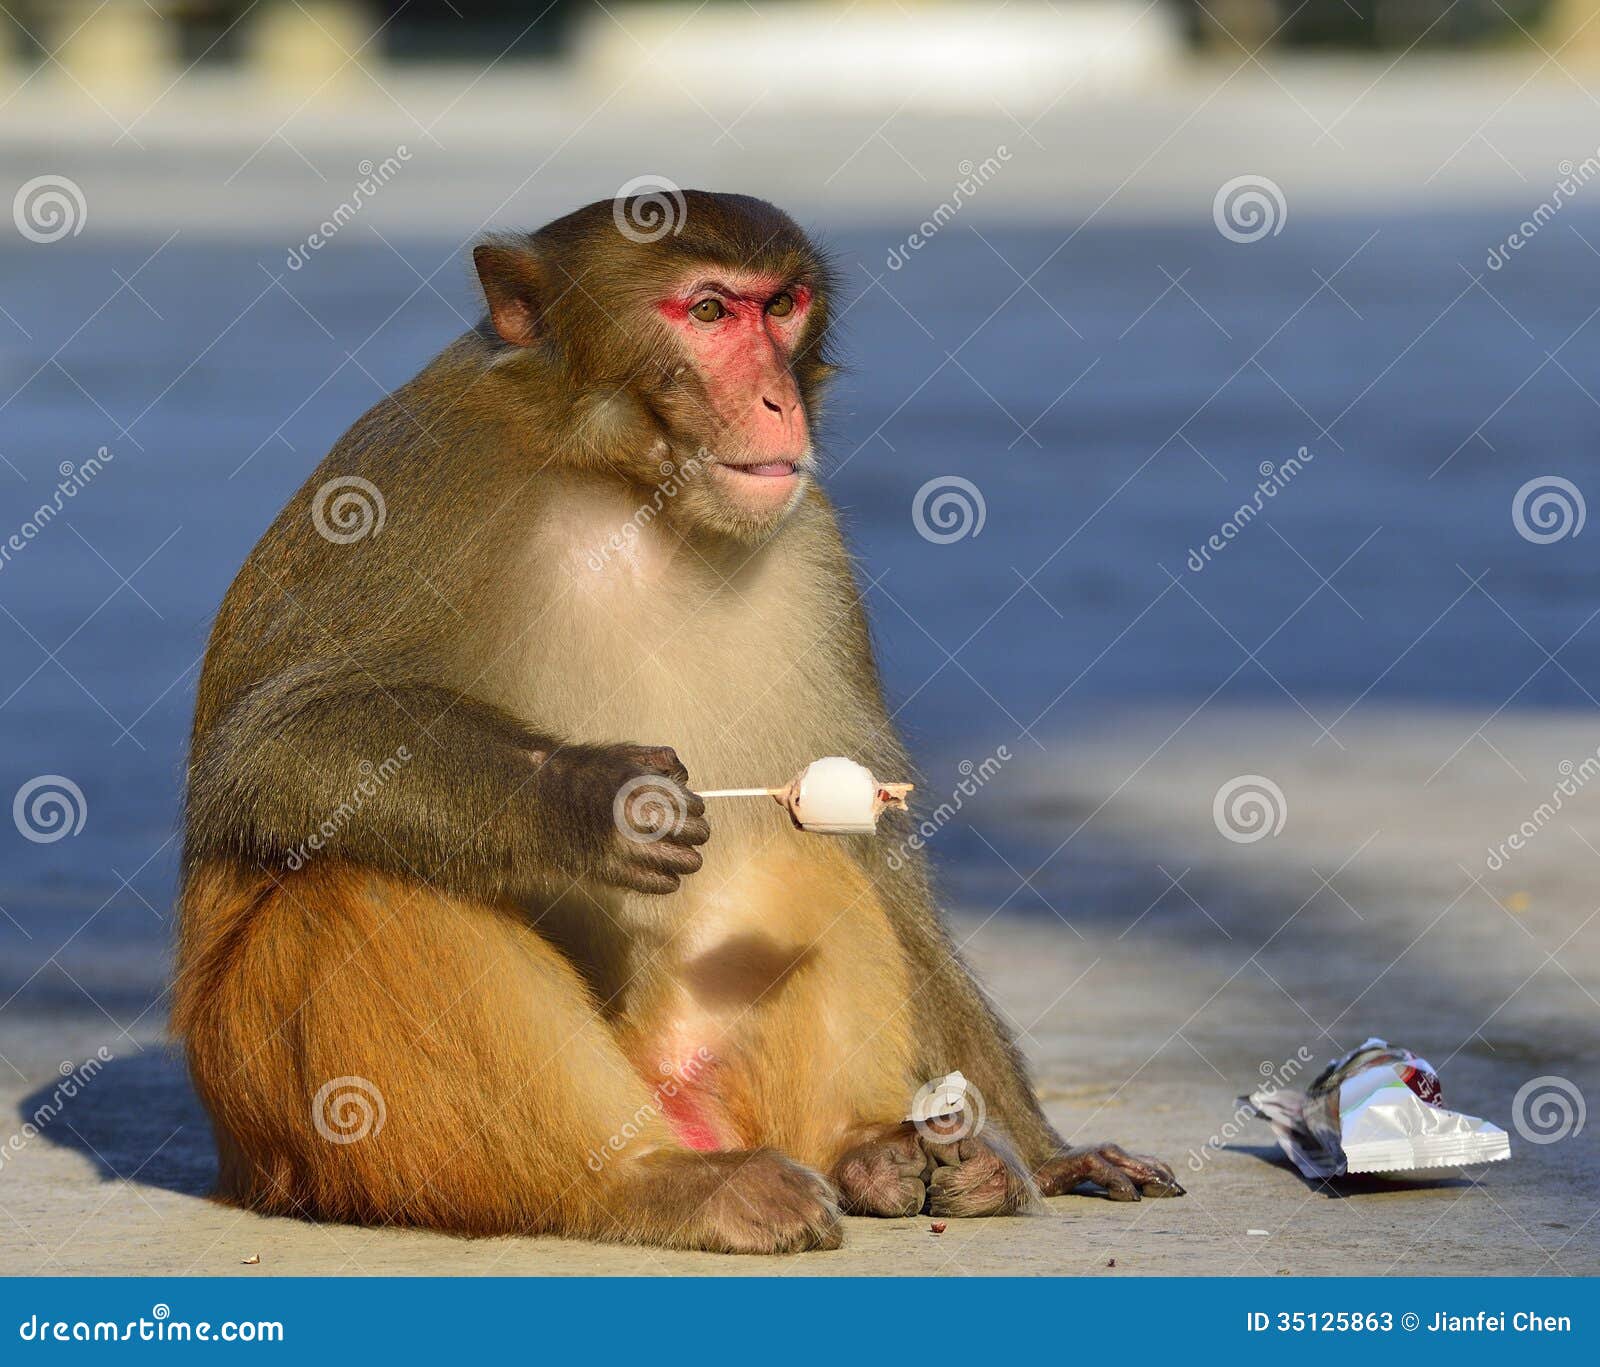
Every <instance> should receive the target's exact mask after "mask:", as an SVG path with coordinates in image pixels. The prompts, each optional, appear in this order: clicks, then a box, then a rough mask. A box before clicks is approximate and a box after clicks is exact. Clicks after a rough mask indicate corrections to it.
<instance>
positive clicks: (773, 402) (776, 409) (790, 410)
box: [761, 394, 800, 427]
mask: <svg viewBox="0 0 1600 1367" xmlns="http://www.w3.org/2000/svg"><path fill="white" fill-rule="evenodd" d="M761 406H762V408H764V409H765V410H766V411H767V412H768V413H771V414H772V416H773V417H775V418H777V420H778V421H779V422H781V423H783V424H784V426H786V427H787V426H788V425H789V424H790V423H792V422H793V421H794V419H795V414H796V413H797V412H798V410H799V408H800V396H799V395H798V394H796V395H795V396H794V397H793V398H784V399H774V398H773V397H772V396H771V395H770V394H763V395H762V396H761Z"/></svg>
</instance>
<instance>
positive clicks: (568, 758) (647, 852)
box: [539, 745, 711, 893]
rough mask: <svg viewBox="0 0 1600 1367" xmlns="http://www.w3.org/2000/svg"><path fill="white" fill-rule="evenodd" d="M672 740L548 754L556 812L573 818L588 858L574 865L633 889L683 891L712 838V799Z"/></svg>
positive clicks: (543, 772) (546, 771)
mask: <svg viewBox="0 0 1600 1367" xmlns="http://www.w3.org/2000/svg"><path fill="white" fill-rule="evenodd" d="M688 783H689V771H688V770H687V769H686V768H684V766H683V762H682V761H681V760H680V759H679V758H678V756H677V752H676V751H674V750H673V749H672V748H671V747H670V746H666V745H587V746H568V747H564V748H562V749H560V750H556V751H554V752H552V753H551V754H550V755H549V757H548V758H545V759H543V763H542V765H541V768H540V778H539V786H540V788H541V789H542V790H543V796H545V798H546V800H547V801H548V802H549V803H550V804H551V812H552V817H553V818H554V819H556V820H565V821H568V822H570V823H571V824H572V825H573V827H574V828H575V829H574V830H573V834H574V835H575V836H576V837H577V842H578V844H577V847H578V849H579V850H580V851H581V853H582V855H583V856H584V857H583V858H582V859H581V862H580V865H579V866H578V867H576V868H574V869H572V870H570V871H571V872H572V873H574V874H577V875H579V876H583V877H588V878H594V879H596V880H598V881H599V882H602V883H609V884H610V885H611V886H613V887H618V888H627V889H628V890H629V891H631V892H649V893H668V892H675V891H677V888H678V884H679V882H680V881H681V880H682V879H683V877H684V876H685V875H686V874H691V873H693V872H694V871H695V870H696V869H698V868H699V867H700V865H701V863H702V859H701V855H700V851H699V850H698V849H696V848H695V847H696V846H697V845H704V844H705V843H706V841H707V840H709V839H710V838H711V826H710V824H709V823H708V822H707V821H706V818H705V811H706V804H705V802H704V801H703V800H702V799H701V798H700V796H699V795H698V794H696V793H692V792H690V791H689V787H688Z"/></svg>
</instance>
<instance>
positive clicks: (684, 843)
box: [187, 671, 710, 900]
mask: <svg viewBox="0 0 1600 1367" xmlns="http://www.w3.org/2000/svg"><path fill="white" fill-rule="evenodd" d="M391 677H392V676H391ZM634 779H641V780H645V781H648V782H649V783H651V784H652V785H653V786H655V785H659V786H661V787H663V788H665V789H667V790H668V791H669V792H670V793H671V794H672V801H673V803H674V805H676V806H678V808H679V810H680V811H683V812H685V813H686V817H685V819H684V820H683V821H682V822H681V823H680V825H679V826H678V828H677V829H676V831H675V832H674V833H672V834H670V835H669V836H668V837H666V838H664V839H660V840H656V841H653V842H648V843H645V842H639V841H633V840H628V839H625V838H624V837H623V835H622V833H621V831H620V830H619V828H618V824H617V822H616V820H615V819H614V816H613V804H614V801H615V798H616V795H617V793H618V791H619V790H620V789H621V788H622V787H623V785H624V784H627V783H629V782H630V781H631V780H634ZM686 779H687V774H686V773H685V772H684V770H683V766H682V765H681V764H679V762H678V759H677V756H676V755H675V754H673V753H672V751H670V750H667V749H664V748H661V747H646V746H633V745H613V746H593V745H568V744H563V743H562V742H561V741H560V740H559V739H558V738H556V737H552V736H543V735H539V734H537V733H536V732H534V731H533V730H531V729H530V728H529V727H527V726H525V725H523V724H522V723H521V722H520V721H518V720H517V719H516V718H514V717H512V716H511V715H510V714H509V713H506V712H504V711H501V710H500V709H498V708H495V707H492V706H490V705H488V704H486V703H483V702H480V701H477V700H475V699H473V698H470V697H467V696H465V695H463V694H460V693H458V692H455V691H453V690H450V689H447V688H442V687H439V686H437V685H434V684H430V683H422V682H407V683H399V684H389V685H380V684H378V683H376V682H374V681H372V680H371V679H370V678H368V677H365V676H357V675H354V674H351V673H344V674H337V675H334V676H331V677H330V676H326V675H323V676H318V675H316V674H315V673H311V672H309V671H298V672H297V671H290V672H288V673H286V674H284V675H280V676H278V677H276V678H273V679H269V680H267V681H266V682H264V683H262V684H259V685H257V686H256V687H254V688H253V689H251V690H250V691H249V692H247V693H245V694H244V695H243V696H242V697H240V698H239V699H238V700H237V701H236V702H235V703H234V705H233V706H232V707H230V708H229V709H228V710H227V711H226V712H225V713H224V714H223V715H222V716H221V717H220V718H219V719H218V721H217V722H216V723H215V724H214V725H213V726H211V727H210V728H209V729H208V730H207V731H206V732H204V733H203V734H201V735H199V736H197V737H196V740H195V748H194V755H193V757H192V760H191V763H190V774H189V795H188V812H187V815H188V831H189V844H188V853H189V856H190V858H191V859H193V858H204V857H206V856H208V855H210V856H229V857H233V858H240V859H244V860H246V861H247V862H249V863H251V864H254V865H257V866H260V867H264V868H269V869H270V868H273V867H277V868H281V869H284V870H286V871H292V870H293V869H296V868H299V867H300V866H301V865H302V864H303V863H305V862H307V861H309V860H310V859H313V858H318V857H335V858H342V859H348V860H354V861H356V862H359V863H363V864H368V865H372V866H374V867H377V868H380V869H384V870H387V871H389V872H392V873H395V874H398V875H401V876H403V877H409V878H416V879H420V880H422V881H424V882H426V883H428V884H429V885H431V886H433V887H436V888H440V889H443V890H446V891H450V892H456V893H461V894H465V895H468V896H473V897H480V898H486V899H491V900H493V899H499V898H505V897H512V898H516V897H521V896H524V895H527V894H528V893H531V892H533V891H535V890H537V889H540V888H548V887H550V886H552V885H555V886H557V887H561V886H564V885H566V884H569V883H571V882H572V881H573V880H575V879H582V878H589V879H595V880H598V881H601V882H605V883H610V884H613V885H616V886H621V887H628V888H631V889H633V890H635V891H640V892H670V891H672V890H673V889H674V888H676V887H677V885H678V881H679V878H680V876H681V875H683V874H685V873H691V872H693V871H694V870H695V869H697V868H699V867H700V855H699V853H698V851H696V850H695V849H694V848H693V846H694V845H697V844H700V843H703V841H704V840H705V839H706V838H707V836H708V835H709V833H710V832H709V827H708V826H707V825H706V823H705V820H704V817H703V814H702V813H703V808H698V807H697V804H698V799H693V800H690V799H691V798H692V796H693V795H692V794H688V793H686V792H685V791H683V789H682V785H683V783H684V782H685V781H686ZM680 794H681V796H680Z"/></svg>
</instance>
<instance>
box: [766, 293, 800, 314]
mask: <svg viewBox="0 0 1600 1367" xmlns="http://www.w3.org/2000/svg"><path fill="white" fill-rule="evenodd" d="M767 312H768V313H769V314H771V315H772V316H773V317H774V318H787V317H788V316H789V315H790V314H791V313H793V312H794V295H792V294H790V293H789V291H788V290H785V291H784V292H783V293H782V294H779V295H774V296H773V298H772V299H771V300H770V301H769V302H768V304H767Z"/></svg>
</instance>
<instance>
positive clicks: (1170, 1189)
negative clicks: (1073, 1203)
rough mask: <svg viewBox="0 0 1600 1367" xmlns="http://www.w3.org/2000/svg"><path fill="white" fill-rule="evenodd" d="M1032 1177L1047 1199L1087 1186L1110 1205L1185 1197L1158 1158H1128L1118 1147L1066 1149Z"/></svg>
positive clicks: (1087, 1146)
mask: <svg viewBox="0 0 1600 1367" xmlns="http://www.w3.org/2000/svg"><path fill="white" fill-rule="evenodd" d="M1035 1177H1036V1179H1037V1181H1038V1183H1039V1190H1040V1191H1042V1192H1043V1193H1044V1194H1045V1195H1046V1196H1064V1195H1066V1194H1067V1193H1068V1192H1072V1191H1076V1190H1077V1189H1078V1188H1079V1187H1081V1186H1083V1185H1084V1184H1085V1183H1088V1182H1092V1183H1093V1184H1094V1185H1095V1186H1098V1187H1099V1188H1100V1189H1101V1190H1102V1192H1103V1193H1104V1194H1105V1196H1106V1198H1107V1199H1108V1200H1112V1201H1137V1200H1139V1199H1140V1198H1141V1197H1144V1196H1149V1197H1164V1196H1182V1195H1184V1194H1185V1193H1184V1189H1183V1185H1182V1183H1180V1182H1179V1181H1178V1178H1177V1175H1176V1174H1175V1173H1174V1172H1173V1171H1172V1169H1171V1168H1170V1167H1168V1166H1167V1165H1166V1164H1165V1163H1163V1162H1162V1161H1161V1160H1160V1159H1159V1158H1146V1157H1143V1156H1142V1155H1138V1154H1131V1153H1128V1152H1127V1151H1126V1150H1125V1149H1123V1148H1122V1147H1121V1146H1120V1145H1117V1144H1086V1145H1084V1146H1083V1147H1082V1148H1076V1149H1068V1150H1067V1151H1066V1152H1065V1153H1063V1154H1058V1155H1057V1156H1056V1157H1054V1158H1052V1159H1051V1160H1050V1161H1049V1162H1047V1163H1045V1164H1044V1165H1043V1166H1042V1167H1041V1168H1040V1169H1039V1171H1038V1172H1037V1173H1036V1174H1035Z"/></svg>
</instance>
